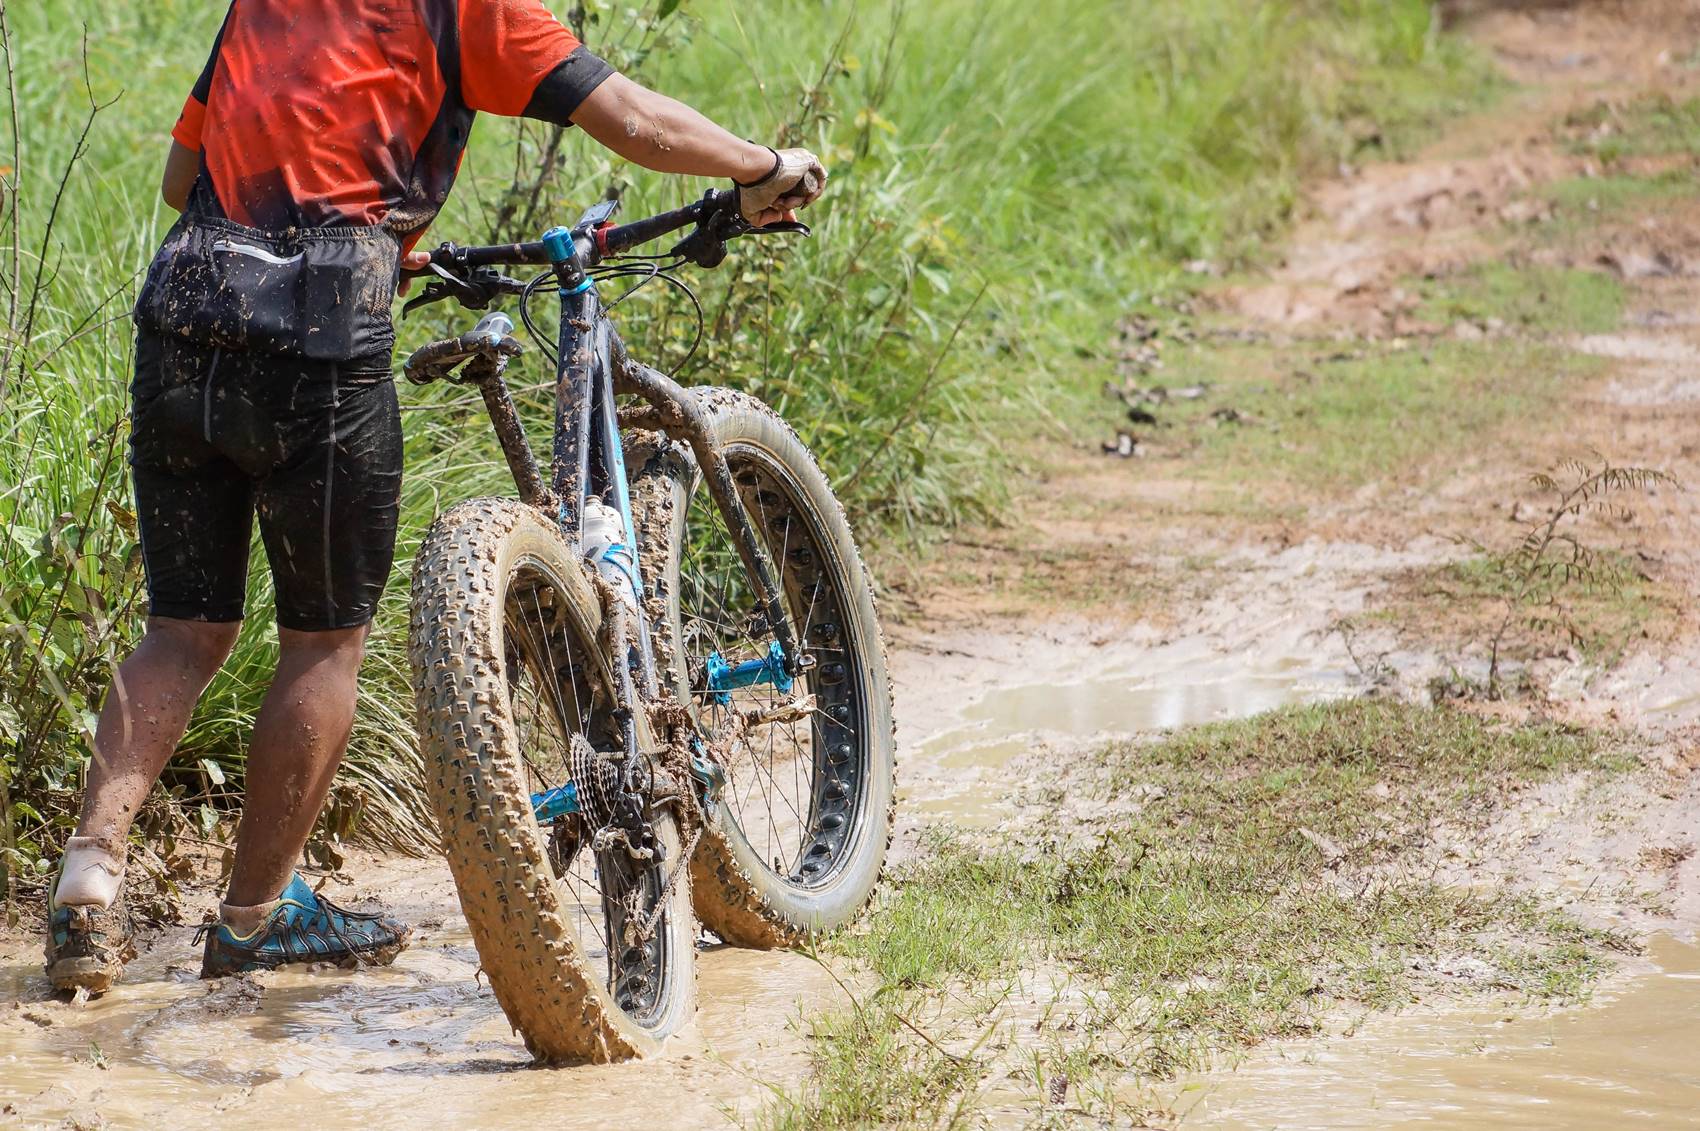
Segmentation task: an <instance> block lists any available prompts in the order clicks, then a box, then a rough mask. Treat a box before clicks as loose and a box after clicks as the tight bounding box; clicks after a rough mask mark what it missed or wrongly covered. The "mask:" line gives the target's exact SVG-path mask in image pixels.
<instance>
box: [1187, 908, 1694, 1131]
mask: <svg viewBox="0 0 1700 1131" xmlns="http://www.w3.org/2000/svg"><path fill="white" fill-rule="evenodd" d="M1649 957H1650V958H1651V959H1652V962H1653V966H1654V969H1653V970H1651V971H1646V972H1643V973H1640V974H1632V975H1626V976H1625V977H1624V978H1623V979H1622V980H1620V981H1617V982H1615V983H1613V984H1608V985H1607V986H1606V987H1604V988H1602V989H1601V990H1600V992H1599V994H1598V995H1597V997H1596V999H1595V1001H1594V1002H1593V1003H1592V1004H1591V1005H1589V1006H1587V1007H1584V1008H1578V1009H1573V1010H1562V1011H1557V1012H1553V1013H1550V1014H1546V1015H1543V1016H1539V1017H1518V1018H1512V1019H1507V1017H1506V1016H1505V1014H1503V1013H1497V1014H1495V1013H1488V1014H1483V1013H1472V1012H1464V1011H1453V1012H1433V1013H1420V1012H1413V1013H1408V1014H1405V1015H1402V1016H1397V1017H1387V1018H1380V1019H1376V1020H1373V1021H1371V1022H1369V1023H1368V1024H1366V1025H1364V1026H1363V1027H1362V1028H1361V1029H1360V1030H1359V1031H1358V1033H1357V1034H1356V1035H1355V1036H1352V1037H1349V1038H1341V1039H1339V1040H1336V1041H1333V1042H1331V1043H1329V1044H1327V1045H1326V1046H1320V1047H1310V1046H1299V1047H1298V1048H1297V1049H1294V1048H1289V1049H1286V1050H1273V1051H1271V1052H1265V1053H1259V1054H1257V1055H1255V1056H1254V1057H1253V1058H1252V1059H1251V1060H1250V1061H1248V1062H1247V1063H1246V1064H1244V1065H1242V1066H1241V1067H1240V1068H1239V1069H1238V1070H1237V1071H1234V1072H1225V1073H1221V1074H1218V1075H1213V1076H1210V1077H1207V1078H1205V1079H1204V1080H1202V1081H1199V1082H1196V1083H1194V1084H1193V1085H1191V1086H1190V1087H1187V1088H1185V1089H1184V1090H1182V1091H1180V1092H1179V1093H1177V1095H1176V1096H1175V1098H1174V1099H1173V1100H1171V1101H1170V1102H1171V1106H1172V1107H1173V1108H1174V1110H1176V1111H1178V1112H1181V1113H1183V1119H1182V1121H1181V1126H1182V1127H1187V1128H1191V1127H1209V1128H1221V1129H1241V1128H1243V1129H1246V1131H1251V1129H1253V1128H1255V1129H1257V1131H1269V1129H1276V1128H1279V1129H1281V1131H1301V1129H1303V1131H1309V1129H1316V1131H1323V1129H1327V1131H1342V1129H1348V1128H1371V1127H1373V1128H1407V1127H1409V1128H1415V1127H1447V1128H1458V1129H1461V1131H1475V1129H1481V1131H1494V1129H1499V1128H1541V1129H1544V1131H1571V1129H1574V1131H1583V1129H1589V1131H1592V1129H1596V1128H1602V1127H1620V1126H1623V1127H1700V1055H1697V1050H1700V948H1697V947H1695V946H1691V945H1688V944H1685V943H1681V942H1677V941H1676V940H1674V939H1671V938H1669V937H1668V936H1661V937H1659V938H1655V939H1654V940H1653V942H1652V944H1651V947H1650V950H1649Z"/></svg>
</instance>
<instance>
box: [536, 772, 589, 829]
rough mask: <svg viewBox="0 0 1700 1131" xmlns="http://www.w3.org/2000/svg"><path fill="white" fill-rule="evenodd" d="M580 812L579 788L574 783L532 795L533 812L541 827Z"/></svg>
mask: <svg viewBox="0 0 1700 1131" xmlns="http://www.w3.org/2000/svg"><path fill="white" fill-rule="evenodd" d="M578 811H579V806H578V786H576V785H574V784H573V783H572V782H568V783H567V784H566V785H558V786H556V787H555V788H554V789H550V790H545V791H544V792H543V793H534V794H532V795H531V812H532V813H533V814H534V815H535V816H536V817H537V823H538V824H540V825H545V824H548V823H549V822H550V821H553V820H554V819H555V818H556V817H564V816H566V815H567V814H568V813H577V812H578Z"/></svg>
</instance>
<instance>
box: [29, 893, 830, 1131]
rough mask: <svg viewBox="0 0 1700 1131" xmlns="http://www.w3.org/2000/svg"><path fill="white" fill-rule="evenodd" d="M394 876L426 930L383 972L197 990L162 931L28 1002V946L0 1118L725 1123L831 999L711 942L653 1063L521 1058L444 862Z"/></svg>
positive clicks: (800, 974)
mask: <svg viewBox="0 0 1700 1131" xmlns="http://www.w3.org/2000/svg"><path fill="white" fill-rule="evenodd" d="M402 867H404V868H408V869H411V870H412V871H413V872H414V873H415V874H412V875H407V876H403V877H401V878H400V881H399V882H400V884H401V885H402V886H404V887H411V888H413V889H414V890H413V892H412V893H411V894H410V895H409V896H408V897H406V898H399V899H396V900H393V901H392V902H393V903H394V905H395V906H397V908H398V910H400V911H402V912H403V913H404V914H405V915H408V916H409V917H410V918H411V919H412V921H413V922H414V923H416V924H422V925H425V926H424V934H425V937H424V938H423V939H422V940H421V941H420V942H419V943H418V944H417V945H416V946H415V947H414V948H413V949H411V950H409V951H408V952H406V953H405V954H403V955H402V957H401V959H400V960H399V961H398V962H397V964H396V965H395V966H394V967H393V968H391V969H388V970H363V971H358V972H354V973H344V972H340V971H326V972H310V971H305V972H302V971H277V972H273V973H268V974H264V975H260V976H258V977H256V978H252V979H232V980H225V981H224V982H222V983H218V984H216V985H214V984H208V983H202V982H200V981H199V980H198V979H197V978H196V976H195V974H196V969H197V965H198V954H197V953H196V952H195V951H194V950H193V949H191V948H190V946H189V944H188V937H187V932H186V931H184V932H175V933H173V934H172V935H170V936H168V937H167V938H166V939H165V940H164V941H163V942H162V943H161V944H160V945H159V946H158V947H157V948H156V949H154V950H153V951H152V952H150V953H147V954H145V955H143V957H142V958H141V959H139V960H138V961H137V962H136V963H134V964H133V965H132V967H131V968H130V969H129V970H128V971H127V972H126V975H125V979H124V982H123V983H122V984H121V985H120V987H119V990H118V992H115V993H113V994H111V995H109V996H107V997H105V998H102V999H99V1000H96V1001H93V1002H90V1003H88V1004H87V1005H84V1006H81V1007H78V1006H73V1005H70V1004H68V1003H62V1002H58V1001H52V1000H45V999H46V996H47V995H46V987H45V985H44V983H43V982H42V980H41V977H40V967H39V965H38V964H37V963H38V960H37V958H36V956H35V955H34V954H33V953H29V952H25V953H9V954H6V955H4V956H0V1111H3V1112H4V1114H0V1126H11V1125H13V1122H12V1121H13V1120H18V1121H20V1122H21V1123H22V1125H23V1126H56V1125H58V1124H59V1123H60V1121H61V1120H67V1119H71V1120H81V1121H83V1123H84V1124H87V1125H94V1124H95V1120H96V1117H98V1118H99V1119H103V1120H105V1123H104V1124H103V1125H105V1126H112V1127H161V1126H170V1127H195V1126H211V1125H212V1124H213V1122H214V1120H215V1119H216V1120H219V1121H225V1120H231V1119H234V1120H237V1121H239V1122H240V1124H241V1125H242V1126H244V1127H249V1128H259V1129H264V1128H274V1127H275V1128H289V1129H291V1131H296V1129H299V1128H301V1127H331V1128H336V1127H355V1126H365V1125H367V1124H368V1123H369V1122H370V1121H371V1120H373V1119H374V1118H376V1119H378V1120H379V1122H380V1123H383V1124H385V1125H395V1124H397V1123H400V1124H401V1125H405V1126H408V1127H443V1128H477V1127H497V1126H509V1125H511V1124H512V1123H513V1121H514V1120H515V1119H521V1118H522V1119H523V1120H524V1121H525V1122H528V1123H533V1124H539V1125H547V1126H550V1127H564V1128H573V1127H586V1128H589V1127H606V1126H613V1125H617V1124H622V1123H623V1124H625V1125H628V1126H646V1125H647V1126H678V1127H714V1126H724V1125H726V1123H727V1113H728V1112H735V1111H737V1110H739V1109H741V1108H748V1107H749V1106H751V1105H752V1104H754V1103H755V1102H757V1101H759V1098H760V1092H761V1090H760V1087H759V1085H758V1084H757V1083H756V1082H757V1081H764V1080H767V1081H779V1080H787V1079H792V1078H795V1077H796V1076H797V1075H798V1074H799V1073H800V1072H801V1070H802V1067H803V1053H802V1049H801V1044H802V1042H801V1038H800V1037H799V1036H798V1035H797V1033H796V1031H795V1026H794V1019H795V1018H796V1017H797V1015H798V1011H799V1009H804V1010H810V1009H814V1008H816V1007H819V1006H823V1005H826V1004H828V1003H829V1002H831V1001H834V1000H837V998H838V996H839V991H838V990H837V989H836V987H835V985H834V984H833V983H832V981H831V979H830V977H829V976H828V975H827V974H826V973H825V972H824V971H822V970H821V968H820V967H818V966H817V965H815V964H814V963H812V962H810V961H809V960H807V959H804V958H800V957H798V956H795V955H790V954H763V953H759V952H754V951H740V950H733V949H730V948H721V949H715V950H709V951H705V952H704V953H703V954H702V955H701V963H700V985H699V995H700V999H701V1006H702V1008H701V1010H700V1012H699V1014H698V1019H697V1021H696V1022H695V1024H694V1025H693V1026H692V1027H691V1029H690V1030H688V1031H687V1032H686V1033H685V1034H684V1036H683V1037H682V1038H681V1039H680V1040H678V1041H675V1042H672V1043H671V1044H670V1050H669V1052H668V1053H667V1054H666V1055H665V1056H663V1057H661V1058H659V1059H657V1060H652V1061H648V1062H644V1063H635V1064H625V1065H613V1066H608V1067H591V1068H568V1069H541V1068H534V1067H532V1066H531V1064H530V1062H529V1060H528V1058H527V1057H526V1055H525V1052H524V1049H523V1048H522V1047H521V1046H520V1044H519V1042H518V1041H517V1039H516V1038H514V1036H513V1035H512V1034H511V1033H510V1032H509V1030H508V1026H507V1023H506V1021H505V1019H504V1018H503V1017H502V1014H501V1011H500V1009H499V1008H498V1007H497V1005H496V1002H495V1000H494V998H493V997H492V996H491V995H490V993H489V991H488V990H487V989H486V988H484V987H483V986H481V985H480V984H479V981H478V978H477V965H478V959H477V954H476V952H475V951H474V950H473V947H472V943H471V939H470V937H469V936H468V934H467V933H466V928H465V923H464V921H463V920H461V919H460V918H459V916H458V913H457V912H455V911H454V909H453V907H452V904H449V903H445V902H444V901H443V897H444V896H446V897H447V898H448V899H449V900H452V890H453V889H452V887H450V886H449V878H448V875H447V872H446V871H442V870H441V869H440V866H437V865H424V864H408V865H402ZM439 871H440V872H441V874H440V876H439V875H437V874H436V873H437V872H439ZM427 893H436V894H434V895H433V894H427ZM432 924H436V925H432ZM179 934H180V935H181V936H182V937H177V935H179ZM521 1113H523V1115H521Z"/></svg>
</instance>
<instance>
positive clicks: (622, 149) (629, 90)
mask: <svg viewBox="0 0 1700 1131" xmlns="http://www.w3.org/2000/svg"><path fill="white" fill-rule="evenodd" d="M570 120H571V121H572V123H573V124H574V125H576V126H578V127H579V128H580V129H582V130H583V131H584V132H585V133H587V134H589V135H590V136H591V137H592V138H594V139H595V140H596V141H598V142H600V143H601V144H603V145H605V146H607V147H608V148H609V149H611V150H613V151H614V152H615V153H617V154H619V155H620V156H621V157H624V158H625V159H626V160H628V161H631V162H633V163H634V164H637V165H642V166H643V167H644V168H646V169H654V170H655V171H656V172H658V173H683V174H685V175H687V176H695V177H726V178H729V179H730V180H732V181H733V182H734V183H736V184H737V185H738V204H739V208H740V210H741V211H742V212H743V213H744V218H745V219H747V220H748V221H749V222H750V223H752V224H771V223H773V222H774V221H775V220H780V219H786V218H789V217H790V216H791V213H792V211H793V210H794V209H797V208H804V207H807V206H808V205H810V204H813V203H814V202H815V201H816V200H817V199H819V198H820V194H821V192H822V191H823V190H824V189H825V188H826V170H825V169H823V168H822V167H821V163H820V161H819V160H818V159H817V158H816V157H815V155H814V154H812V153H810V152H809V151H807V150H805V149H785V150H773V149H769V148H768V147H767V146H765V145H757V144H755V143H754V142H750V141H745V140H743V139H742V138H740V137H738V136H737V135H735V134H733V133H731V132H729V131H727V130H724V129H722V128H721V127H719V126H717V125H715V124H714V123H713V122H711V121H709V120H708V119H707V118H705V117H703V116H702V115H701V114H699V113H697V112H696V111H695V110H693V109H691V108H690V107H689V106H686V105H685V104H684V103H682V102H679V101H678V100H676V99H673V98H669V97H667V96H666V95H665V94H659V93H657V92H655V91H653V90H650V89H649V88H648V87H644V86H640V85H638V84H637V83H635V82H633V81H632V80H631V79H628V78H626V77H625V76H624V75H621V74H613V75H609V76H608V77H607V78H606V79H604V80H603V81H602V82H601V83H599V84H598V85H597V87H596V89H595V90H593V91H591V92H590V94H588V95H586V96H585V99H584V101H583V102H581V103H579V105H578V107H577V109H575V110H574V111H573V112H572V114H571V115H570Z"/></svg>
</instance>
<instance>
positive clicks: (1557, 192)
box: [1542, 168, 1695, 228]
mask: <svg viewBox="0 0 1700 1131" xmlns="http://www.w3.org/2000/svg"><path fill="white" fill-rule="evenodd" d="M1542 191H1543V192H1544V193H1545V194H1546V197H1547V199H1548V200H1550V201H1552V202H1553V204H1555V205H1556V206H1557V207H1558V209H1559V211H1560V222H1561V223H1563V224H1564V225H1565V226H1566V227H1569V228H1575V227H1578V226H1583V225H1588V224H1591V223H1593V222H1595V220H1596V217H1595V216H1593V215H1590V214H1597V216H1598V217H1614V216H1621V215H1622V214H1624V213H1626V212H1630V211H1632V210H1641V209H1645V208H1647V207H1649V206H1652V205H1656V204H1659V203H1660V202H1663V201H1669V200H1674V199H1680V198H1684V197H1689V198H1691V197H1693V196H1694V193H1695V186H1694V173H1693V171H1692V170H1690V169H1687V168H1679V169H1669V170H1666V171H1664V172H1661V173H1654V174H1651V175H1648V176H1633V175H1629V174H1623V173H1614V174H1610V175H1608V176H1603V177H1572V178H1568V179H1566V180H1562V181H1555V182H1554V183H1552V184H1550V185H1548V186H1546V188H1545V189H1543V190H1542Z"/></svg>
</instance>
